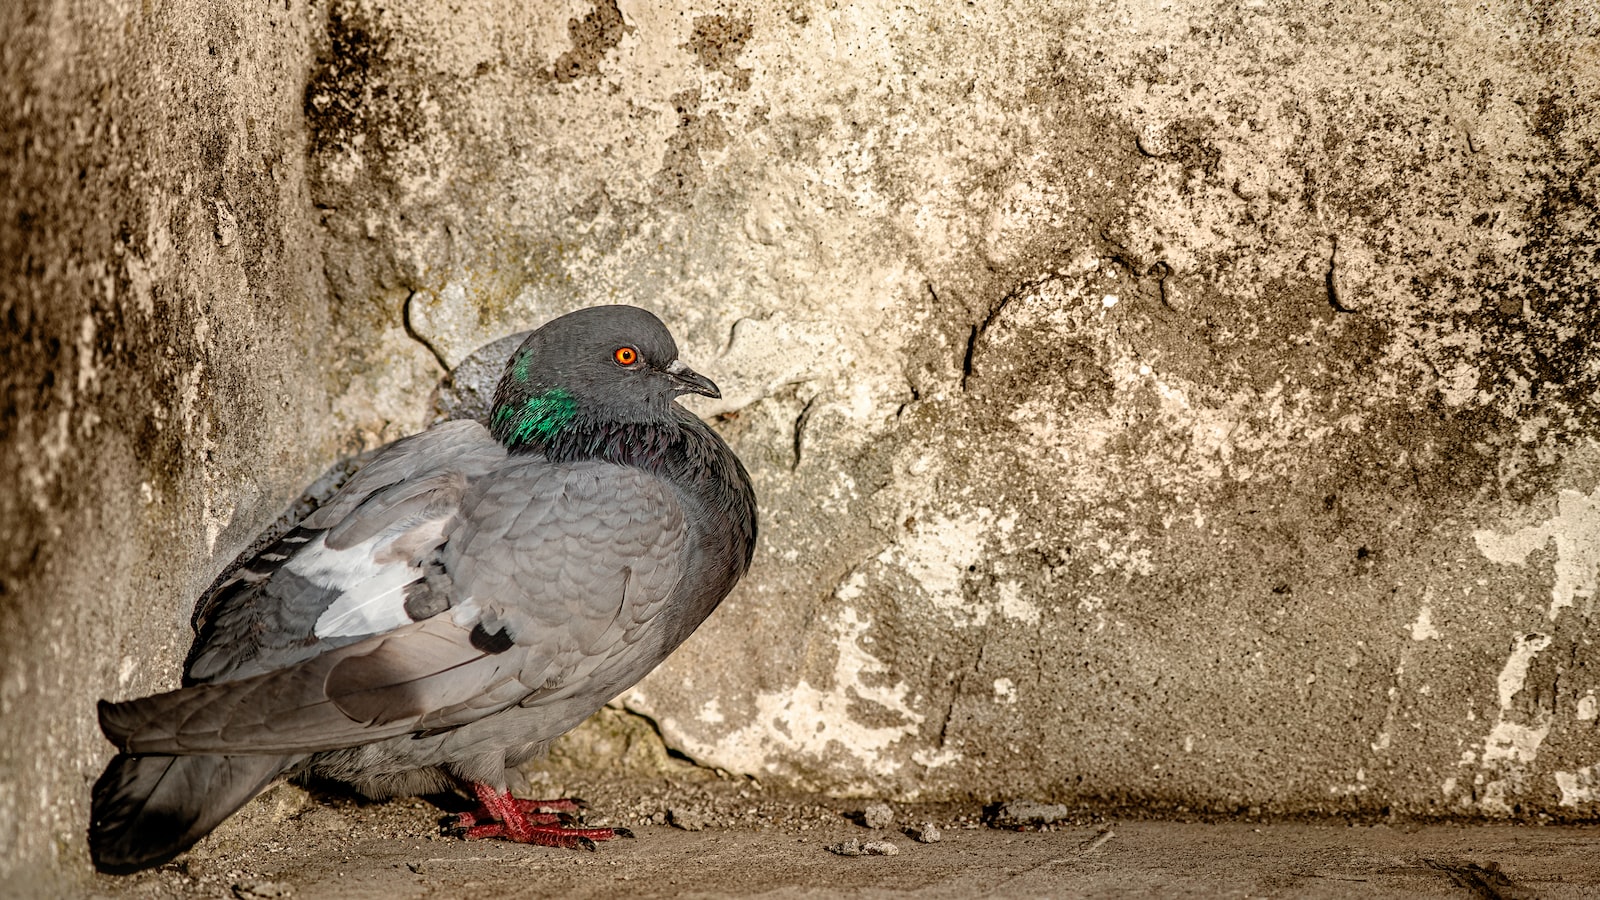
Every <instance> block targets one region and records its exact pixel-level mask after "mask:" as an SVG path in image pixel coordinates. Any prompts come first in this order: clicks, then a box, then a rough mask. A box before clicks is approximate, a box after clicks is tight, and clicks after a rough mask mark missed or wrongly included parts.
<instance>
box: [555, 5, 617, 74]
mask: <svg viewBox="0 0 1600 900" xmlns="http://www.w3.org/2000/svg"><path fill="white" fill-rule="evenodd" d="M632 30H633V26H631V25H629V24H628V23H627V22H625V21H623V18H622V10H621V9H619V8H618V7H617V0H600V2H599V3H596V4H595V5H594V11H593V12H591V13H589V14H588V15H586V16H584V17H583V18H582V19H572V20H570V21H568V22H567V33H568V34H569V35H571V37H572V49H571V50H568V51H567V52H565V53H563V54H561V56H560V57H558V58H557V59H556V62H555V67H554V69H553V70H552V71H551V74H552V75H553V76H554V77H555V80H556V81H559V82H561V83H563V84H565V83H567V82H571V81H576V80H578V79H579V78H592V77H594V76H596V75H598V74H600V61H601V60H603V59H605V56H606V53H608V52H610V51H611V49H612V48H614V47H616V46H617V45H618V44H620V43H622V38H623V35H626V34H627V33H628V32H630V31H632Z"/></svg>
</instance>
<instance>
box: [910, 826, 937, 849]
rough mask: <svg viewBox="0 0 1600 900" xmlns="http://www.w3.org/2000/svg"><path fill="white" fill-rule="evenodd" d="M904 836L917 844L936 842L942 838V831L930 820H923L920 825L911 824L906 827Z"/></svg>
mask: <svg viewBox="0 0 1600 900" xmlns="http://www.w3.org/2000/svg"><path fill="white" fill-rule="evenodd" d="M906 836H907V837H909V838H911V839H912V840H913V841H916V842H917V843H919V844H937V843H939V842H940V841H942V840H944V832H942V831H940V830H939V826H937V825H935V824H933V823H932V822H923V823H922V824H921V825H912V826H911V827H909V828H907V829H906Z"/></svg>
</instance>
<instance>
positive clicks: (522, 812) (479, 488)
mask: <svg viewBox="0 0 1600 900" xmlns="http://www.w3.org/2000/svg"><path fill="white" fill-rule="evenodd" d="M688 393H693V394H703V395H706V396H709V397H716V396H719V393H718V391H717V387H716V385H715V384H713V383H712V382H711V381H710V380H709V379H707V378H705V377H704V376H701V375H699V374H696V373H695V372H694V371H692V370H691V369H689V367H688V366H686V365H684V364H683V362H682V361H680V360H679V359H678V348H677V345H676V343H675V342H674V341H673V339H672V335H671V334H670V333H668V331H667V329H666V327H665V326H664V325H662V324H661V321H660V320H659V319H657V318H656V317H655V316H653V315H651V314H650V313H648V312H646V311H644V310H641V309H635V308H633V307H627V306H601V307H593V308H590V309H583V310H578V311H577V312H573V313H570V314H568V315H565V316H562V317H561V318H558V319H556V320H554V321H552V322H550V323H548V324H546V325H545V326H544V327H542V328H540V329H538V330H537V331H535V332H533V333H532V334H531V335H529V336H528V338H527V340H526V341H524V342H523V343H522V345H521V346H520V347H519V348H518V349H517V351H516V353H515V354H513V355H512V357H511V359H510V361H509V362H508V363H507V365H506V369H505V374H504V375H503V376H502V377H501V379H500V384H499V387H498V388H497V389H496V391H495V397H494V405H493V407H492V409H491V411H490V414H489V416H488V420H487V422H477V421H455V422H447V423H444V424H442V425H438V426H435V427H433V428H431V429H429V430H427V431H425V432H423V433H421V434H417V435H413V436H411V437H408V438H404V439H402V440H399V441H396V442H394V443H393V444H390V445H389V446H388V447H386V448H384V449H383V450H382V451H380V452H379V453H378V455H377V456H376V457H375V458H374V459H373V460H372V462H371V463H369V464H368V465H367V466H366V467H365V468H363V469H362V470H361V471H360V472H358V473H357V474H356V475H355V476H354V477H353V478H352V479H351V480H350V482H349V483H348V484H347V485H345V486H344V488H342V489H341V490H340V491H339V492H338V493H337V494H336V495H334V496H333V497H332V498H330V500H329V501H328V502H327V503H326V504H325V505H323V506H322V507H321V508H319V509H318V510H316V511H315V512H314V513H312V514H310V515H308V516H306V518H305V519H303V520H302V521H301V522H300V523H299V524H298V525H297V526H296V527H295V528H294V529H293V530H291V531H289V532H288V533H287V534H285V535H284V536H283V537H282V538H281V539H279V540H278V541H276V542H274V543H272V544H270V545H269V546H267V547H266V548H265V549H263V550H262V551H261V552H260V553H258V554H257V555H256V556H255V557H254V558H252V559H251V560H250V561H249V562H248V563H246V564H245V565H244V566H243V567H241V568H240V569H238V570H237V572H235V573H234V575H233V576H232V577H231V578H229V579H227V580H226V581H224V582H222V583H220V584H218V585H216V586H215V587H214V588H213V589H212V590H211V591H209V592H208V593H207V594H206V595H205V596H204V597H202V598H201V599H200V601H199V603H197V604H196V606H195V613H194V627H195V632H196V636H195V642H194V646H193V648H192V649H191V650H190V652H189V658H188V663H187V665H186V666H185V668H184V678H183V687H182V688H180V689H178V690H175V691H171V692H168V693H165V694H157V695H155V696H153V697H145V698H142V699H138V700H129V701H125V702H122V703H109V702H106V701H103V700H102V701H101V702H100V728H101V730H102V731H104V732H105V735H106V737H107V738H109V739H110V740H111V742H112V743H113V744H115V745H116V746H117V749H118V750H119V751H120V752H119V753H118V754H117V756H116V757H115V758H114V759H112V760H111V763H110V764H109V765H108V766H107V767H106V771H105V774H104V775H102V776H101V777H100V780H99V781H98V782H97V783H96V784H95V787H94V809H93V818H92V821H91V824H90V828H89V848H90V851H91V854H92V856H93V858H94V862H95V865H96V866H97V867H98V868H99V869H101V870H102V871H105V872H113V873H126V872H133V871H137V870H139V869H143V868H147V867H150V866H154V865H159V864H160V863H163V862H165V861H167V860H170V859H172V858H173V857H174V856H176V855H177V854H179V853H181V852H183V851H184V850H186V849H188V848H189V847H190V846H192V845H193V844H194V843H195V841H197V840H199V839H200V838H201V837H203V836H205V835H206V834H207V833H209V832H210V831H211V830H212V829H213V828H215V827H216V826H217V825H218V824H219V823H221V822H222V820H223V819H225V818H227V817H228V816H229V815H231V814H232V813H233V812H234V811H235V810H237V809H238V808H239V807H241V806H243V805H244V804H245V803H246V802H248V801H249V800H250V799H251V798H252V797H254V796H255V795H256V794H257V793H259V792H260V791H261V790H262V789H264V788H265V787H267V786H268V785H269V784H271V783H272V782H273V781H274V780H275V779H277V778H278V777H280V776H283V775H289V776H291V777H297V776H309V777H317V778H328V779H333V780H336V781H341V782H346V783H349V784H351V785H353V786H354V787H355V788H356V789H357V790H359V791H361V792H362V793H363V794H366V795H368V796H371V797H374V798H381V797H388V796H395V795H406V794H419V793H429V792H433V791H438V790H441V789H444V788H447V787H450V786H462V787H466V788H468V789H469V790H470V791H471V792H472V793H473V794H474V795H475V797H476V798H477V801H478V808H477V809H476V810H475V811H474V812H472V813H469V814H467V815H464V816H463V817H462V818H461V820H460V824H461V825H462V826H463V829H462V830H463V832H464V834H465V836H467V837H469V838H479V837H504V838H507V839H510V840H516V841H522V842H526V843H535V844H544V845H548V846H561V847H575V846H580V845H584V846H589V847H591V848H592V847H593V843H592V842H593V841H597V840H605V839H608V838H611V837H615V836H616V835H617V833H618V831H619V830H617V829H605V828H574V827H565V826H563V825H561V824H559V823H560V821H561V820H560V819H559V817H558V816H557V815H555V814H553V813H551V812H539V811H537V809H538V808H539V806H540V805H542V804H541V803H540V802H538V801H526V800H518V799H515V798H512V797H511V795H510V793H509V792H508V791H507V789H506V771H507V769H508V768H509V767H513V766H516V765H518V764H519V763H521V762H523V761H525V760H527V759H529V758H531V757H533V756H534V755H535V754H538V753H540V752H541V751H542V750H543V749H544V747H545V746H546V745H547V744H549V742H550V741H551V740H553V739H554V738H556V737H557V736H559V735H561V734H562V733H564V732H566V731H568V730H570V729H571V728H573V727H574V726H576V725H577V724H578V723H579V722H581V721H583V719H584V718H586V717H587V716H589V715H590V714H591V713H593V712H594V711H595V710H597V709H599V708H600V707H601V706H602V705H603V704H605V703H606V701H608V700H610V699H611V698H612V697H615V696H616V695H617V694H619V693H621V692H622V691H624V690H626V689H627V688H628V687H629V686H630V685H632V684H634V683H635V682H637V681H638V680H639V679H640V678H643V677H644V675H645V674H646V673H648V672H649V671H650V670H651V669H654V668H655V667H656V666H657V665H658V664H659V663H660V662H661V661H662V660H663V659H665V658H666V656H667V654H669V653H671V652H672V651H673V649H675V648H676V647H677V646H678V645H679V644H680V643H682V642H683V640H684V639H685V638H687V637H688V636H689V635H690V634H691V633H692V632H693V631H694V630H695V628H696V627H698V626H699V625H700V623H701V622H702V621H704V620H705V618H706V616H708V615H710V614H711V611H712V610H714V609H715V608H716V607H717V604H718V603H720V602H721V601H722V598H723V597H725V596H727V594H728V592H729V591H730V590H732V589H733V586H734V584H735V583H736V582H737V581H738V580H739V579H740V577H742V576H743V575H744V573H745V571H746V570H747V569H748V568H749V565H750V558H751V554H752V552H753V551H754V547H755V539H756V503H755V494H754V491H753V490H752V489H751V486H750V478H749V475H748V474H746V472H745V470H744V466H743V465H741V464H740V462H739V459H738V458H737V457H736V456H734V454H733V451H731V450H729V449H728V446H727V444H725V443H723V441H722V439H721V438H719V437H718V436H717V434H716V433H715V432H714V431H712V430H711V429H710V428H708V427H706V425H705V424H704V423H702V422H701V421H700V420H699V419H697V418H696V417H695V416H694V415H692V414H690V413H689V412H688V411H686V410H685V409H683V407H681V406H679V405H678V404H677V403H676V402H675V398H676V397H678V396H679V395H682V394H688ZM563 808H565V809H569V810H570V808H571V807H570V806H567V807H563V806H562V805H561V804H560V803H559V802H558V803H557V804H556V805H555V806H554V809H555V810H556V811H560V810H562V809H563Z"/></svg>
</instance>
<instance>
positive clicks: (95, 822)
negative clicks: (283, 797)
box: [89, 753, 294, 875]
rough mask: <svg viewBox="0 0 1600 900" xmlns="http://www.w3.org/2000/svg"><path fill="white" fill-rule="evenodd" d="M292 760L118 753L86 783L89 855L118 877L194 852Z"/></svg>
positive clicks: (96, 865)
mask: <svg viewBox="0 0 1600 900" xmlns="http://www.w3.org/2000/svg"><path fill="white" fill-rule="evenodd" d="M293 762H294V757H291V756H132V755H129V754H127V753H119V754H117V756H116V757H115V758H113V759H112V760H111V763H110V764H109V765H107V766H106V771H105V774H103V775H101V776H100V780H99V781H97V782H95V785H94V810H93V813H92V815H91V818H90V820H89V855H90V856H92V857H93V858H94V866H95V868H96V869H99V870H100V871H102V872H105V873H107V874H111V875H126V874H129V873H132V872H137V871H139V870H140V869H148V868H151V867H152V866H159V865H161V864H162V863H164V862H167V861H168V860H170V859H172V858H173V857H174V856H177V855H178V854H179V853H182V852H183V851H185V850H187V849H189V848H190V847H192V846H194V844H195V842H196V841H198V840H200V839H201V838H203V837H205V836H206V835H207V834H209V833H210V832H211V829H213V828H216V827H217V826H218V825H219V824H221V822H222V820H223V819H226V818H227V817H228V816H230V815H232V814H233V813H234V811H235V810H237V809H238V808H239V807H241V806H243V805H245V804H246V803H248V802H250V799H251V798H252V797H254V796H255V795H256V794H259V793H260V792H261V790H262V789H263V788H265V787H266V786H267V785H269V784H271V783H272V780H273V779H274V778H277V777H278V775H280V774H281V773H282V772H283V771H284V770H285V769H287V768H288V767H289V766H290V765H291V764H293Z"/></svg>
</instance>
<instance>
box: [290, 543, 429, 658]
mask: <svg viewBox="0 0 1600 900" xmlns="http://www.w3.org/2000/svg"><path fill="white" fill-rule="evenodd" d="M394 536H395V535H393V534H391V533H384V534H380V535H378V536H377V537H375V538H373V539H372V540H370V541H363V542H361V543H359V544H357V545H355V546H354V547H350V548H348V549H345V550H331V549H329V548H328V546H327V544H326V542H325V540H324V537H325V536H324V535H318V536H317V539H316V541H315V542H313V543H312V544H311V545H309V546H307V547H306V548H305V549H304V550H302V551H300V552H299V553H297V554H295V558H294V559H293V560H292V561H291V562H290V563H289V564H288V566H287V568H288V569H289V570H290V571H292V572H294V573H295V574H296V575H299V576H300V577H302V578H305V579H307V580H309V581H311V582H313V583H314V584H316V585H317V586H319V587H324V588H328V589H331V590H335V591H338V592H339V596H338V598H337V599H335V600H334V601H333V603H331V604H329V606H328V608H327V609H326V610H324V611H323V613H322V615H321V616H319V617H318V618H317V624H316V627H315V628H314V629H313V633H314V634H316V636H317V637H319V638H331V637H358V636H362V635H369V634H381V633H383V632H385V631H392V630H394V629H396V628H399V627H400V626H402V625H409V624H410V623H411V621H412V619H411V617H410V616H409V615H407V614H406V610H405V604H406V592H405V587H406V585H408V584H410V583H411V582H413V581H416V580H417V579H418V578H421V577H422V569H421V568H420V567H418V566H414V565H411V564H410V563H409V562H407V561H404V560H402V559H391V560H390V561H387V562H379V561H378V558H379V557H383V556H385V555H386V554H385V553H384V552H383V551H384V549H385V545H386V544H388V543H389V541H390V540H392V539H393V537H394Z"/></svg>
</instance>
